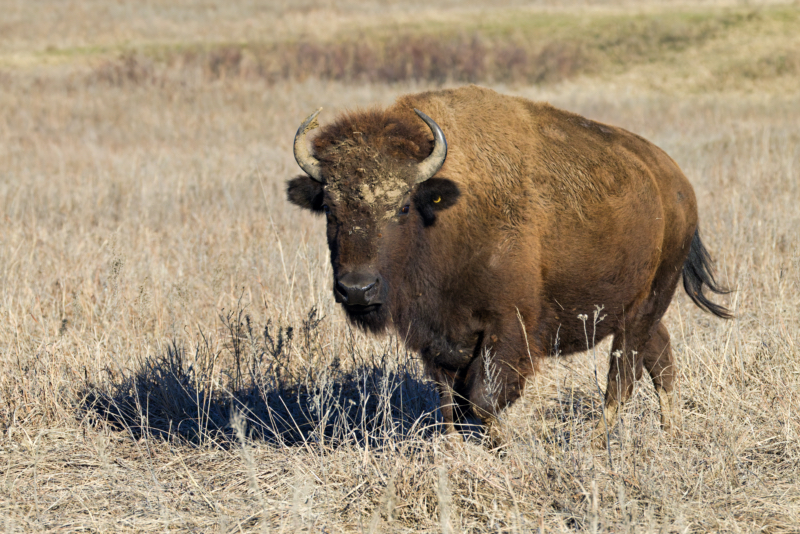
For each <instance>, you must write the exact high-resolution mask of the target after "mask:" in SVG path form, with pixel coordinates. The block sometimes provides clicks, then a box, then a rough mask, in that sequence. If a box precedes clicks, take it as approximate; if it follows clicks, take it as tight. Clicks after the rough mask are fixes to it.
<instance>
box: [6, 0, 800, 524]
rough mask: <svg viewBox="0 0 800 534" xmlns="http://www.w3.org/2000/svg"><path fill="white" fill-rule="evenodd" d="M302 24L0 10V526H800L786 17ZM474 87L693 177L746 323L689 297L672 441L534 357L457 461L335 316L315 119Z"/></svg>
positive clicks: (587, 372) (601, 351)
mask: <svg viewBox="0 0 800 534" xmlns="http://www.w3.org/2000/svg"><path fill="white" fill-rule="evenodd" d="M288 4H289V3H277V2H276V3H272V4H269V5H267V6H260V5H258V4H257V3H253V2H244V1H242V2H229V3H227V4H220V5H215V4H212V3H210V2H198V1H194V0H184V1H181V2H160V1H153V2H142V3H109V2H98V1H90V0H84V1H81V2H69V3H67V2H55V1H38V2H14V1H8V0H4V1H0V11H2V13H3V15H2V20H0V210H2V211H1V212H0V288H1V291H0V480H1V481H2V482H1V483H0V525H2V528H3V529H4V530H5V531H7V532H28V531H31V532H43V531H47V532H75V531H93V532H149V531H165V530H174V531H192V532H259V531H261V532H266V531H277V532H304V531H308V532H352V531H356V532H440V531H441V532H531V531H533V532H536V531H537V529H538V531H539V532H572V531H590V532H712V531H713V532H798V531H799V528H798V525H800V484H799V483H798V480H800V464H799V462H800V440H799V438H798V436H800V418H798V413H800V334H798V332H800V319H799V318H798V316H799V314H798V312H800V232H798V229H800V211H798V209H797V206H798V204H799V203H800V93H798V91H797V87H800V55H799V54H800V52H798V50H800V41H798V39H800V37H798V36H800V6H799V5H798V4H797V3H796V2H795V3H782V2H763V3H755V2H750V3H746V4H742V3H737V2H730V3H726V2H693V3H691V4H688V3H687V4H674V3H667V2H656V1H652V2H644V3H634V2H621V1H620V2H589V1H586V2H568V3H566V4H565V3H555V2H553V3H550V2H539V3H535V4H533V5H531V4H530V3H527V2H524V3H523V2H514V1H508V2H504V3H502V5H500V6H499V7H498V6H495V7H493V8H491V9H490V8H488V7H487V6H486V5H483V4H481V3H479V2H477V1H467V2H444V3H442V4H441V5H439V6H436V7H431V6H430V5H428V4H424V3H416V4H409V3H407V2H390V3H387V4H384V3H379V2H363V3H357V2H346V3H341V4H334V3H332V2H322V1H316V0H307V1H300V2H294V3H292V5H288ZM467 82H476V83H481V84H484V85H488V86H490V87H493V88H495V89H496V90H498V91H501V92H504V93H509V94H516V95H523V96H526V97H529V98H532V99H536V100H546V101H549V102H551V103H552V104H554V105H556V106H559V107H563V108H566V109H569V110H571V111H575V112H578V113H581V114H583V115H586V116H588V117H590V118H592V119H595V120H599V121H603V122H608V123H612V124H616V125H619V126H622V127H625V128H627V129H628V130H631V131H633V132H636V133H638V134H640V135H642V136H644V137H646V138H648V139H650V140H651V141H653V142H655V143H656V144H657V145H659V146H660V147H662V148H663V149H665V150H666V152H667V153H669V154H670V155H671V156H672V157H673V158H674V159H675V160H676V161H677V162H678V164H679V165H680V166H681V167H682V169H683V170H684V172H685V173H686V175H687V176H688V177H689V178H690V180H691V181H692V183H693V185H694V187H695V191H696V193H697V197H698V202H699V208H700V217H701V230H702V232H703V237H704V241H705V242H706V245H707V246H708V248H709V250H710V252H711V253H712V255H713V256H714V258H715V260H716V269H717V276H718V279H719V280H720V281H721V282H722V283H723V284H725V285H727V286H728V287H730V288H731V289H733V290H734V291H733V292H732V293H731V294H730V295H729V296H728V297H725V298H724V299H722V300H723V301H724V302H725V304H727V305H728V306H729V307H731V308H732V309H733V310H734V311H735V314H736V317H735V319H733V320H730V321H722V320H719V319H716V318H715V317H713V316H711V315H708V314H704V313H703V312H702V311H700V310H699V309H697V308H696V307H694V305H693V304H692V303H691V301H690V300H689V299H688V298H687V297H686V295H685V294H684V293H683V291H682V289H681V290H679V291H678V293H677V294H676V297H675V299H674V301H673V304H672V306H671V308H670V310H669V311H668V313H667V316H666V318H665V322H666V324H667V325H668V326H669V328H670V331H671V333H672V340H673V350H674V351H675V352H676V355H677V359H678V362H679V365H680V380H679V391H680V399H681V401H680V404H681V412H682V416H683V424H682V432H681V434H680V435H679V436H677V437H669V436H666V435H664V434H663V433H662V432H661V430H660V429H659V427H658V402H657V399H656V398H655V395H654V392H653V388H652V385H651V384H650V383H649V381H647V380H644V381H642V382H641V383H639V384H638V385H637V388H636V390H635V393H634V397H633V399H632V400H631V402H629V403H628V404H627V405H626V407H625V410H624V414H623V420H622V423H621V425H620V427H619V429H618V430H617V431H616V432H615V433H614V434H612V436H611V442H610V449H609V450H608V451H596V450H594V449H593V448H592V447H591V445H590V443H589V440H588V435H589V433H590V430H591V429H592V428H593V425H594V424H595V422H596V421H597V419H598V417H599V416H600V415H599V413H600V412H599V410H600V402H601V400H602V395H601V391H602V390H604V388H605V384H604V379H605V374H606V369H607V358H608V356H607V352H608V343H607V342H604V343H602V344H599V345H598V346H597V348H595V349H593V350H590V351H588V352H586V353H583V354H578V355H574V356H570V357H567V358H562V359H559V360H552V361H549V362H547V363H546V364H545V365H544V366H543V369H542V373H540V374H539V375H537V376H536V378H535V379H533V380H531V382H530V384H529V386H528V390H527V392H526V395H525V398H524V400H522V401H520V402H518V403H517V404H516V405H515V406H513V407H512V408H511V409H510V410H508V411H506V412H505V413H504V414H503V417H502V420H501V430H502V432H503V433H504V434H505V436H506V438H507V439H508V442H509V447H508V451H507V454H506V455H505V456H504V457H498V456H497V455H495V454H493V453H491V452H489V451H487V450H485V449H484V448H483V447H482V446H481V445H480V443H479V439H480V435H479V433H477V432H476V433H474V434H473V435H471V436H470V438H469V439H468V440H467V441H465V443H464V445H463V447H452V446H451V447H445V446H444V439H443V437H442V435H441V432H440V429H439V427H438V425H437V423H438V421H439V418H440V416H439V414H438V412H437V407H438V395H437V394H436V392H435V389H434V388H433V386H432V384H431V383H430V382H429V381H428V380H427V379H426V377H425V376H424V374H423V373H422V371H421V366H420V363H419V361H418V359H417V356H416V355H415V354H410V353H407V352H406V351H405V350H404V348H403V345H402V342H401V341H399V340H398V339H397V338H396V337H393V336H387V337H379V338H374V337H369V336H366V335H364V334H363V333H361V332H359V331H358V330H355V329H353V328H351V327H350V326H349V325H348V324H347V322H346V321H345V319H344V317H343V314H342V313H341V312H340V310H339V309H338V308H337V307H336V306H335V305H334V302H333V298H332V295H331V291H330V278H331V274H330V267H329V265H328V250H327V245H326V243H325V239H324V222H323V221H322V220H321V219H319V218H315V217H313V216H311V215H309V214H307V213H305V212H301V211H300V210H299V209H297V208H294V207H292V206H290V205H289V204H288V203H287V202H286V201H285V194H284V183H285V181H286V179H288V178H291V177H293V176H295V175H297V174H299V169H298V168H297V166H296V164H295V162H294V160H293V157H292V151H291V143H292V139H293V135H294V131H295V130H296V128H297V126H298V124H299V122H300V121H301V120H302V119H303V118H304V117H305V116H306V115H307V114H308V113H309V112H310V111H312V110H314V109H316V108H317V107H319V106H323V107H324V108H325V111H324V113H323V115H322V116H321V118H322V121H323V122H325V121H329V120H331V119H332V118H333V117H334V116H335V115H336V114H337V113H338V112H340V111H342V110H344V109H351V108H354V107H357V106H368V105H372V104H388V103H390V102H392V101H393V100H394V99H395V98H396V97H397V96H398V95H400V94H403V93H406V92H411V91H418V90H425V89H430V88H436V87H442V86H453V85H458V84H461V83H467ZM598 304H602V303H598ZM593 320H595V318H591V317H590V318H589V321H588V322H587V337H588V338H590V337H591V330H592V322H593ZM596 320H601V316H598V317H597V318H596ZM595 377H596V378H595Z"/></svg>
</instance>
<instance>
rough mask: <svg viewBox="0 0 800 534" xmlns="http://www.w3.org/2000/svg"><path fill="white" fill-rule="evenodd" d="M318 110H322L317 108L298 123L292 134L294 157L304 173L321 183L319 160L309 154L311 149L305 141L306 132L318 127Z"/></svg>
mask: <svg viewBox="0 0 800 534" xmlns="http://www.w3.org/2000/svg"><path fill="white" fill-rule="evenodd" d="M320 111H322V108H319V109H318V110H317V111H315V112H314V113H312V114H311V115H309V116H308V118H307V119H306V120H305V121H303V124H301V125H300V128H298V129H297V133H296V134H295V135H294V159H295V160H296V161H297V164H298V165H300V168H301V169H303V171H305V173H306V174H308V175H309V176H310V177H311V178H313V179H314V180H316V181H318V182H319V183H323V182H322V171H321V169H320V167H319V161H317V158H315V157H314V156H312V155H311V151H310V150H309V149H308V143H306V134H307V133H308V132H310V131H311V130H313V129H314V128H319V122H317V115H319V112H320Z"/></svg>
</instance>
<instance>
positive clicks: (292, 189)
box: [286, 174, 325, 212]
mask: <svg viewBox="0 0 800 534" xmlns="http://www.w3.org/2000/svg"><path fill="white" fill-rule="evenodd" d="M286 196H287V197H288V198H289V202H291V203H292V204H295V205H297V206H300V207H301V208H305V209H307V210H311V211H317V212H319V211H322V205H323V203H324V202H323V200H324V198H325V197H324V193H323V191H322V184H321V183H319V182H317V181H316V180H313V179H311V178H309V177H308V176H306V175H305V174H304V175H302V176H298V177H297V178H292V179H291V180H289V183H288V184H287V186H286Z"/></svg>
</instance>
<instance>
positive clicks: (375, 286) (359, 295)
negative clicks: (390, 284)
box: [333, 271, 386, 315]
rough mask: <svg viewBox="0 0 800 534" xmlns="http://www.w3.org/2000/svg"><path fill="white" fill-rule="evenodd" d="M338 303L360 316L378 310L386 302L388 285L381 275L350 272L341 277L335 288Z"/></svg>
mask: <svg viewBox="0 0 800 534" xmlns="http://www.w3.org/2000/svg"><path fill="white" fill-rule="evenodd" d="M333 292H334V295H335V296H336V301H337V302H340V303H342V304H343V305H344V307H345V309H346V310H347V312H348V313H352V314H356V315H360V314H365V313H370V312H372V311H375V310H376V309H378V308H379V307H380V306H381V304H383V301H384V295H385V293H386V283H385V282H384V281H383V278H382V277H381V275H379V274H375V273H364V272H358V271H356V272H350V273H347V274H345V275H343V276H340V277H339V278H338V279H337V280H336V283H335V284H334V288H333Z"/></svg>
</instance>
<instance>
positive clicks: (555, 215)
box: [287, 86, 730, 445]
mask: <svg viewBox="0 0 800 534" xmlns="http://www.w3.org/2000/svg"><path fill="white" fill-rule="evenodd" d="M318 113H319V110H317V112H315V113H314V114H312V115H311V116H310V117H308V118H307V119H306V120H305V122H303V123H302V125H301V126H300V128H299V129H298V130H297V134H296V136H295V140H294V155H295V159H296V160H297V163H298V164H299V165H300V167H301V168H302V170H303V171H304V172H305V174H304V175H301V176H298V177H296V178H293V179H292V180H290V181H289V182H288V184H287V194H288V199H289V201H290V202H292V203H294V204H296V205H297V206H300V207H302V208H306V209H309V210H312V211H314V212H318V213H324V214H325V217H326V219H327V237H328V245H329V247H330V255H331V265H332V267H333V294H334V297H335V299H336V301H337V302H339V303H341V305H342V306H343V308H344V310H345V312H346V314H347V317H348V318H349V320H350V321H352V322H353V323H355V324H356V325H358V326H359V327H361V328H363V329H365V330H367V331H371V332H381V331H383V330H385V329H387V328H389V327H391V328H393V329H394V330H395V331H396V332H397V333H398V335H399V336H400V337H401V338H403V339H404V340H405V344H406V346H407V347H408V348H410V349H411V350H414V351H418V352H419V354H420V356H421V359H422V361H423V362H424V366H425V368H426V371H427V372H428V374H429V375H430V376H431V377H432V378H433V380H434V381H435V382H436V384H437V386H438V389H439V392H440V396H441V413H442V419H443V421H444V424H445V428H446V431H447V432H448V433H455V432H456V427H455V423H456V422H457V421H458V420H459V418H460V417H462V416H463V415H464V414H465V413H466V412H467V411H468V410H470V409H471V410H473V411H474V413H475V414H476V415H477V416H478V417H479V418H480V419H481V420H482V421H483V423H484V425H485V427H486V430H487V436H488V437H489V439H490V442H491V443H493V444H494V445H500V441H499V436H498V435H497V432H496V427H495V428H493V426H492V425H493V423H494V422H495V421H496V417H497V414H498V412H499V411H500V410H502V409H503V408H504V407H506V406H508V405H509V404H511V403H513V402H514V401H515V400H516V399H517V398H518V397H519V396H520V395H521V394H522V392H523V389H524V386H525V381H526V379H527V378H528V377H529V376H531V374H532V373H533V372H534V371H535V370H537V368H538V362H539V361H540V360H541V359H542V358H545V357H547V356H551V355H567V354H570V353H574V352H578V351H582V350H586V348H587V345H588V346H591V344H592V343H595V342H599V341H600V340H602V339H603V338H605V337H606V336H609V335H613V344H612V347H611V356H610V367H609V371H608V385H607V387H606V392H605V402H604V411H603V413H604V417H602V418H601V419H600V421H599V422H598V423H597V426H596V427H595V430H594V432H593V438H592V439H593V441H594V442H595V444H600V443H605V437H606V433H607V431H608V429H611V428H613V426H614V425H615V423H616V421H617V420H618V417H619V410H620V407H621V405H622V404H623V403H624V402H625V401H626V400H627V399H628V398H629V397H630V395H631V392H632V390H633V384H634V381H635V380H636V379H638V378H640V377H641V375H642V368H644V369H646V370H647V372H648V374H649V375H650V378H651V379H652V381H653V385H654V386H655V389H656V392H657V393H658V399H659V404H660V411H661V426H662V428H663V429H664V430H665V431H673V430H674V429H675V428H676V426H677V415H678V414H677V409H676V399H675V396H674V384H675V376H676V366H675V359H674V357H673V354H672V350H671V348H670V337H669V332H668V330H667V327H666V326H665V325H664V323H663V322H662V321H661V319H662V317H663V315H664V312H665V311H666V310H667V307H668V306H669V303H670V301H671V300H672V297H673V295H674V293H675V288H676V286H677V284H678V281H679V278H680V277H681V275H683V285H684V288H685V289H686V291H687V293H688V294H689V297H690V298H691V299H692V300H693V301H694V303H695V304H697V305H698V306H699V307H700V308H702V309H704V310H707V311H709V312H711V313H713V314H714V315H717V316H718V317H722V318H727V317H730V313H729V311H728V310H727V309H725V308H724V307H722V306H720V305H718V304H715V303H713V302H711V301H710V300H709V299H708V298H707V296H706V295H705V294H704V288H707V289H708V290H710V291H712V292H715V293H724V292H725V289H724V288H722V287H721V286H719V285H718V284H717V283H716V281H715V279H714V276H713V272H712V270H711V259H710V257H709V254H708V252H707V251H706V249H705V248H704V246H703V243H702V242H701V240H700V234H699V233H698V219H697V203H696V200H695V195H694V191H693V189H692V186H691V184H690V183H689V181H688V180H687V179H686V177H685V176H684V175H683V173H682V172H681V170H680V169H679V168H678V165H677V164H676V163H675V161H673V160H672V158H670V157H669V156H668V155H667V154H666V153H665V152H664V151H662V150H661V149H659V148H658V147H656V146H655V145H653V144H652V143H650V142H648V141H647V140H645V139H643V138H642V137H639V136H638V135H635V134H633V133H630V132H628V131H626V130H624V129H622V128H617V127H614V126H609V125H606V124H602V123H599V122H594V121H591V120H589V119H586V118H584V117H581V116H580V115H576V114H574V113H569V112H567V111H562V110H560V109H557V108H555V107H552V106H550V105H549V104H546V103H538V102H532V101H529V100H526V99H524V98H520V97H512V96H505V95H501V94H498V93H496V92H494V91H492V90H490V89H485V88H481V87H477V86H469V87H464V88H459V89H452V90H442V91H432V92H424V93H420V94H412V95H405V96H402V97H400V98H399V99H398V100H397V101H396V103H395V104H394V105H392V106H390V107H389V108H386V109H378V108H375V109H369V110H362V111H356V112H352V113H347V114H344V115H342V116H341V117H339V118H338V119H337V120H336V121H335V122H334V123H332V124H329V125H327V126H325V127H323V128H322V129H321V130H320V131H319V133H318V135H316V136H315V137H314V139H313V143H312V144H311V147H313V148H310V147H309V141H307V140H306V136H307V135H308V132H309V131H311V130H313V129H315V128H318V127H319V124H318V122H317V114H318ZM598 307H602V310H603V314H605V319H604V320H602V321H600V322H598V323H597V324H596V326H595V325H592V324H591V322H590V324H589V325H588V336H587V325H586V324H585V321H586V316H587V315H588V316H590V317H591V315H592V313H593V312H594V311H595V310H597V309H598ZM593 329H594V332H593ZM587 337H588V339H587Z"/></svg>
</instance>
